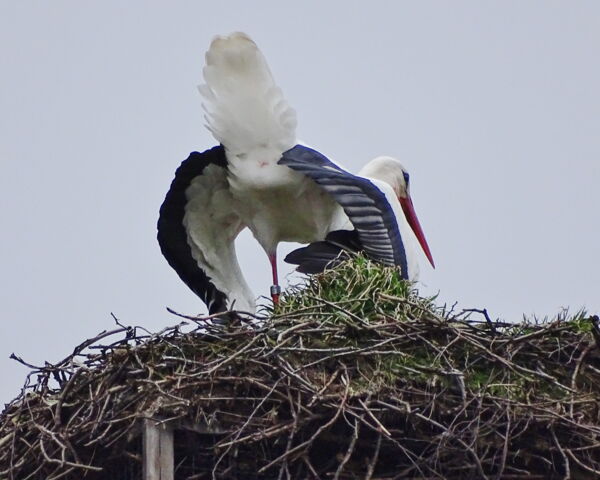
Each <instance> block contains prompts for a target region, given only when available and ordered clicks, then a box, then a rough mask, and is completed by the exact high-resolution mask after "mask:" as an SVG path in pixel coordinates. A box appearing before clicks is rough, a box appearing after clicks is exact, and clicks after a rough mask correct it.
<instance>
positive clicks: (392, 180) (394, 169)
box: [359, 157, 435, 268]
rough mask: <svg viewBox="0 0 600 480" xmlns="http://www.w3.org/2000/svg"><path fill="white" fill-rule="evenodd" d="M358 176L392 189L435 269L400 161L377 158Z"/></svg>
mask: <svg viewBox="0 0 600 480" xmlns="http://www.w3.org/2000/svg"><path fill="white" fill-rule="evenodd" d="M359 175H361V176H363V177H369V178H374V179H377V180H381V181H383V182H385V183H387V184H389V185H390V186H391V187H392V190H393V191H394V193H395V194H396V197H398V201H399V202H400V205H401V207H402V211H403V212H404V216H405V217H406V220H407V222H408V224H409V225H410V227H411V228H412V230H413V232H414V233H415V236H416V237H417V240H418V241H419V244H420V245H421V248H422V249H423V252H425V255H426V256H427V259H428V260H429V262H430V263H431V266H432V267H433V268H435V263H434V262H433V256H432V255H431V251H430V250H429V245H427V240H425V234H424V233H423V229H422V228H421V224H420V223H419V219H418V218H417V214H416V212H415V208H414V207H413V203H412V199H411V197H410V176H409V175H408V172H407V171H406V169H405V168H404V167H403V166H402V164H401V163H400V161H398V160H397V159H395V158H393V157H377V158H375V159H373V160H371V161H370V162H369V163H367V164H366V165H365V166H364V167H363V169H362V170H361V171H360V173H359Z"/></svg>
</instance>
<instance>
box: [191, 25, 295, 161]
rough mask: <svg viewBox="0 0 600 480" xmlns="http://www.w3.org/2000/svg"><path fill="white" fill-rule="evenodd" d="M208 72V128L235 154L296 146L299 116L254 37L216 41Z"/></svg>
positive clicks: (208, 59)
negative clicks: (278, 84) (261, 147)
mask: <svg viewBox="0 0 600 480" xmlns="http://www.w3.org/2000/svg"><path fill="white" fill-rule="evenodd" d="M203 74H204V80H205V82H206V83H205V84H204V85H200V86H199V90H200V93H201V95H202V97H203V107H204V109H205V111H206V115H205V119H206V122H207V125H206V126H207V128H208V129H209V130H210V131H211V133H212V134H213V135H214V137H215V138H216V139H217V140H218V141H219V142H220V143H222V144H223V145H224V146H225V148H227V149H228V150H229V151H233V152H244V151H248V150H250V149H252V148H254V147H256V146H257V145H269V146H275V147H277V148H278V149H281V151H284V150H287V149H288V148H291V147H292V146H293V145H294V144H295V143H296V113H295V111H294V109H293V108H291V107H290V106H289V105H288V103H287V102H286V100H285V98H284V96H283V93H282V92H281V89H280V88H279V87H278V86H277V85H276V84H275V81H274V79H273V75H272V74H271V70H270V69H269V66H268V64H267V62H266V60H265V58H264V56H263V54H262V53H261V51H260V50H259V49H258V47H257V46H256V44H255V43H254V42H253V41H252V39H250V37H248V35H246V34H245V33H239V32H238V33H232V34H231V35H229V36H225V37H216V38H215V39H214V40H213V41H212V43H211V45H210V48H209V49H208V51H207V52H206V65H205V67H204V70H203Z"/></svg>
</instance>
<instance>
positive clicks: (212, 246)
mask: <svg viewBox="0 0 600 480" xmlns="http://www.w3.org/2000/svg"><path fill="white" fill-rule="evenodd" d="M244 228H245V225H244V224H243V222H242V221H241V220H240V218H239V216H238V214H237V209H236V203H235V201H234V199H233V198H232V197H231V195H230V193H229V188H228V183H227V159H226V157H225V151H224V148H223V147H222V146H217V147H214V148H212V149H210V150H207V151H205V152H203V153H198V152H192V153H191V154H190V156H189V157H188V158H187V160H185V161H184V162H183V163H182V164H181V166H180V167H179V168H178V169H177V171H176V172H175V178H174V179H173V182H172V183H171V188H170V189H169V191H168V192H167V195H166V197H165V200H164V202H163V204H162V206H161V208H160V216H159V219H158V235H157V238H158V243H159V245H160V249H161V251H162V253H163V255H164V256H165V258H166V259H167V262H168V263H169V265H171V267H172V268H173V269H174V270H175V271H176V272H177V274H178V275H179V277H180V278H181V280H183V282H184V283H185V284H186V285H187V286H188V287H189V288H190V289H191V290H192V291H193V292H194V293H195V294H196V295H198V296H199V297H200V298H201V299H202V301H203V302H204V303H206V305H207V307H208V311H209V313H211V314H213V313H218V312H223V311H227V310H229V309H231V308H235V309H236V310H244V311H254V308H255V306H254V296H253V295H252V292H251V291H250V289H249V287H248V285H247V284H246V281H245V280H244V278H243V276H242V273H241V271H240V267H239V264H238V261H237V257H236V254H235V238H236V237H237V235H238V234H239V232H240V231H241V230H243V229H244Z"/></svg>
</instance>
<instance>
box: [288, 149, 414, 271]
mask: <svg viewBox="0 0 600 480" xmlns="http://www.w3.org/2000/svg"><path fill="white" fill-rule="evenodd" d="M279 164H281V165H286V166H288V167H289V168H291V169H293V170H295V171H298V172H301V173H303V174H304V175H306V176H307V177H309V178H311V179H312V180H314V181H315V182H316V183H317V184H318V185H320V186H321V187H322V188H323V189H324V190H325V191H326V192H327V193H329V194H330V195H331V196H332V197H333V198H334V199H335V201H336V202H338V203H339V204H340V206H341V207H342V208H343V209H344V212H345V213H346V215H347V216H348V218H349V219H350V222H351V223H352V225H353V226H354V228H355V230H356V234H357V236H358V240H359V242H360V245H361V247H362V250H364V252H365V253H366V255H367V256H368V257H369V258H371V259H373V260H375V261H378V262H380V263H383V264H384V265H396V266H398V267H399V268H400V271H401V273H402V276H403V277H404V278H408V268H407V259H406V252H405V248H404V243H403V241H402V236H401V235H400V231H399V229H398V222H397V219H396V214H395V212H394V209H393V208H392V206H391V205H390V201H389V200H388V198H387V197H386V195H385V193H384V192H383V191H382V190H381V189H380V188H379V187H378V186H377V185H376V184H375V183H373V182H372V181H371V180H369V179H367V178H363V177H358V176H356V175H353V174H351V173H349V172H347V171H346V170H344V169H342V168H340V167H339V166H338V165H336V164H335V163H333V162H332V161H330V160H329V159H328V158H327V157H325V156H324V155H322V154H321V153H319V152H317V151H316V150H313V149H311V148H308V147H305V146H303V145H296V146H295V147H293V148H291V149H290V150H288V151H286V152H285V153H284V154H283V156H282V158H281V160H279ZM326 243H327V239H326ZM328 243H331V242H328ZM341 249H342V248H338V250H337V253H339V252H340V250H341ZM319 252H320V253H319V255H320V257H321V258H320V262H321V263H322V264H323V262H324V259H325V258H326V257H327V256H329V257H331V254H333V250H332V249H331V248H330V247H329V246H328V247H327V248H326V249H324V250H322V251H319ZM306 253H310V254H311V258H312V259H314V258H315V255H316V256H319V255H317V252H316V251H315V248H313V249H312V250H311V251H310V252H308V251H307V252H306ZM336 256H337V254H336ZM334 258H335V257H333V258H331V260H333V259H334ZM298 261H301V257H300V256H299V255H296V257H295V258H294V262H292V263H297V264H298Z"/></svg>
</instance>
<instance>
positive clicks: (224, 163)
mask: <svg viewBox="0 0 600 480" xmlns="http://www.w3.org/2000/svg"><path fill="white" fill-rule="evenodd" d="M203 75H204V80H205V84H203V85H201V86H199V90H200V92H201V94H202V97H203V108H204V110H205V112H206V113H205V119H206V126H207V128H208V129H209V130H210V131H211V132H212V134H213V136H214V137H215V139H216V140H217V141H218V142H219V143H220V144H221V145H222V149H223V150H222V151H221V150H219V149H218V148H216V149H212V150H210V151H207V152H204V153H203V154H197V153H193V154H191V155H190V158H189V159H188V160H186V161H185V162H184V163H183V164H182V166H181V167H180V169H179V170H178V172H177V174H176V177H175V180H174V181H173V184H172V186H171V190H170V191H169V193H168V194H167V197H166V199H165V202H164V203H163V206H162V207H161V217H160V219H159V243H160V244H161V248H162V250H163V253H164V254H165V257H167V260H168V261H169V263H170V264H171V265H172V266H173V268H175V270H177V272H178V273H179V275H180V277H181V278H182V279H183V280H184V281H185V282H186V283H187V284H188V286H190V288H192V290H194V291H195V292H196V293H197V294H198V295H199V296H200V297H201V298H202V299H203V300H204V301H205V302H206V303H207V305H208V306H209V311H211V313H212V312H213V311H219V310H223V309H226V308H231V307H232V306H233V307H234V308H236V309H238V310H247V311H252V310H254V295H253V294H252V292H251V290H250V288H249V287H248V285H247V283H246V281H245V280H244V278H243V275H242V272H241V270H240V267H239V264H238V261H237V257H236V253H235V244H234V241H235V238H236V236H237V235H238V234H239V232H240V231H241V230H242V229H243V228H245V227H248V228H250V230H251V231H252V233H253V234H254V236H255V238H256V239H257V241H258V242H259V243H260V245H261V246H262V248H263V249H264V250H265V252H266V253H267V255H268V257H269V259H270V261H271V265H272V268H273V283H274V285H277V284H278V278H277V259H276V250H277V245H278V244H279V243H280V242H282V241H293V242H300V243H311V242H322V241H323V240H325V239H326V237H327V236H328V234H329V233H330V232H332V231H333V230H339V229H340V228H341V229H343V230H344V231H346V230H347V231H348V232H347V233H350V231H353V230H354V229H355V227H356V231H355V232H354V233H357V232H358V236H359V238H360V239H361V241H363V242H364V241H365V240H366V241H368V242H370V243H369V244H368V245H365V246H366V248H367V251H370V252H374V255H375V256H376V257H377V255H378V253H377V252H379V251H381V252H383V253H381V256H380V258H381V259H382V261H385V259H386V258H392V257H390V255H391V254H393V255H395V257H393V258H395V259H396V260H397V259H398V258H400V259H401V260H402V262H401V263H402V265H403V266H404V268H405V269H407V272H404V274H405V275H407V276H408V277H409V278H414V276H415V275H416V272H417V262H416V257H415V255H414V252H413V251H412V250H413V249H414V246H413V244H414V241H413V240H414V239H415V235H414V234H413V231H412V230H413V229H414V226H413V225H409V223H408V222H407V219H406V218H405V216H404V213H403V207H404V205H402V206H401V202H402V198H401V195H402V194H404V195H406V196H408V185H407V181H408V175H407V174H406V173H405V171H404V170H403V169H402V167H401V166H399V165H396V164H395V163H394V162H397V161H396V160H394V159H388V160H385V161H382V160H380V159H376V160H375V161H373V162H372V163H371V164H369V165H368V166H366V167H365V169H363V172H362V173H363V174H364V177H371V178H372V180H371V181H367V180H366V179H365V178H362V180H361V177H355V176H353V175H351V174H349V173H347V172H345V171H344V170H343V169H341V168H339V166H338V165H336V164H333V163H331V162H330V161H329V160H328V159H326V158H325V157H322V155H321V154H319V153H318V152H316V151H313V150H311V149H309V148H307V147H302V146H300V145H298V144H299V142H298V140H297V138H296V113H295V111H294V109H293V108H292V107H290V106H289V105H288V103H287V101H286V100H285V98H284V96H283V93H282V91H281V89H280V88H279V87H278V86H277V85H276V83H275V81H274V79H273V75H272V74H271V71H270V69H269V67H268V65H267V62H266V60H265V58H264V56H263V55H262V53H261V52H260V50H259V49H258V47H257V46H256V44H255V43H254V42H253V41H252V40H251V39H250V38H249V37H248V36H247V35H246V34H244V33H233V34H231V35H229V36H224V37H216V38H215V39H214V40H213V41H212V43H211V45H210V48H209V50H208V52H207V53H206V65H205V67H204V70H203ZM223 153H224V159H223V158H222V157H223ZM284 153H285V156H286V159H285V162H284V161H283V160H284V159H283V158H282V157H283V156H284ZM311 156H314V158H312V157H311ZM286 162H287V164H286ZM331 175H337V177H336V178H337V179H339V180H331V179H330V178H329V177H331ZM336 181H341V183H340V184H339V185H338V184H336V183H335V182H336ZM348 182H349V183H348ZM352 182H354V183H352ZM365 182H366V183H365ZM344 185H346V186H344ZM348 185H349V186H348ZM344 189H346V190H347V192H346V194H344V193H343V190H344ZM409 199H410V197H409ZM411 206H412V204H411ZM342 207H343V208H342ZM181 209H183V210H181ZM373 211H374V212H375V213H374V214H373ZM367 212H370V214H367ZM386 219H387V220H386ZM375 220H376V222H375ZM373 222H375V223H377V222H379V223H377V226H373V225H375V223H373ZM390 222H391V223H390ZM396 223H397V225H396ZM369 225H371V226H369ZM383 225H385V228H388V227H389V228H391V229H392V230H393V231H390V232H387V233H386V232H385V231H384V230H385V228H383V227H382V226H383ZM411 227H413V229H411ZM342 233H343V232H342ZM415 233H416V234H417V237H419V232H415ZM421 235H422V232H421ZM402 238H404V239H406V242H405V243H403V240H402ZM390 239H391V240H390ZM423 240H424V239H423ZM389 241H392V242H393V243H395V244H396V243H398V242H400V243H398V245H392V246H390V245H388V244H386V243H385V242H389ZM419 241H421V239H420V238H419ZM322 243H327V242H322ZM186 244H187V246H186ZM422 245H423V243H422ZM330 247H331V245H329V246H328V249H329V251H331V248H330ZM392 247H393V248H392ZM405 247H408V248H409V249H410V250H408V251H406V252H405ZM317 250H318V246H317V245H316V244H314V246H313V247H312V249H311V250H310V251H311V252H315V251H317ZM426 251H427V253H428V249H427V250H426ZM390 252H391V253H390ZM405 254H406V257H407V259H408V261H404V259H403V257H401V256H400V257H399V255H405ZM385 255H387V257H386V256H385ZM428 256H430V254H428ZM298 258H302V256H301V255H300V256H299V257H298ZM393 258H392V260H388V261H389V262H392V264H394V262H395V260H393ZM272 293H273V294H274V300H277V298H278V295H277V290H275V291H272Z"/></svg>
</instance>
